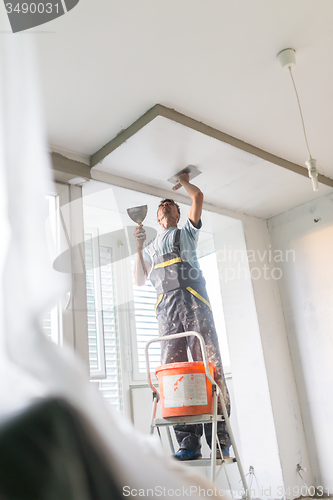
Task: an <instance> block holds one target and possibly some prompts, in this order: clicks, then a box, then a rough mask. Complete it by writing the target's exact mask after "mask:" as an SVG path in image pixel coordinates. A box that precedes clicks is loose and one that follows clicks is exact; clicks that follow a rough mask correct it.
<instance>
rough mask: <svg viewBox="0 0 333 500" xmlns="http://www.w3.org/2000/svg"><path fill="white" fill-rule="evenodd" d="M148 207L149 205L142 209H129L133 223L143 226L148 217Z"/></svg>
mask: <svg viewBox="0 0 333 500" xmlns="http://www.w3.org/2000/svg"><path fill="white" fill-rule="evenodd" d="M147 211H148V207H147V205H141V207H132V208H128V209H127V213H128V215H129V216H130V218H131V219H132V221H133V222H136V223H137V224H139V225H140V224H142V223H143V221H144V220H145V218H146V216H147Z"/></svg>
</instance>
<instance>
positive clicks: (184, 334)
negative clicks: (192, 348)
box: [145, 331, 218, 400]
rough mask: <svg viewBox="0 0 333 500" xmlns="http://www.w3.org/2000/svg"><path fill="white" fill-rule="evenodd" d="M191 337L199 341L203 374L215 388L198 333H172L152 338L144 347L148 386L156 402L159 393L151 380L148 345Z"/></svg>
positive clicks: (204, 349) (201, 339) (203, 346)
mask: <svg viewBox="0 0 333 500" xmlns="http://www.w3.org/2000/svg"><path fill="white" fill-rule="evenodd" d="M191 335H194V336H195V337H197V338H198V339H199V342H200V348H201V352H202V359H203V363H204V366H205V372H206V377H207V379H208V380H209V382H210V383H211V384H212V385H213V386H214V385H216V386H217V384H216V382H215V380H214V379H213V377H212V376H211V374H210V371H209V365H208V358H207V353H206V348H205V343H204V340H203V338H202V336H201V334H200V333H198V332H192V331H191V332H181V333H174V334H173V335H166V336H164V337H156V338H153V339H151V340H149V341H148V342H147V344H146V347H145V356H146V366H147V376H148V384H149V385H150V387H151V389H152V391H153V392H154V393H156V395H157V400H159V399H160V393H159V392H158V390H157V389H156V387H155V386H154V384H153V382H152V380H151V375H150V364H149V353H148V349H149V347H150V345H151V344H153V343H154V342H164V341H166V340H173V339H179V338H181V337H190V336H191ZM217 387H218V386H217Z"/></svg>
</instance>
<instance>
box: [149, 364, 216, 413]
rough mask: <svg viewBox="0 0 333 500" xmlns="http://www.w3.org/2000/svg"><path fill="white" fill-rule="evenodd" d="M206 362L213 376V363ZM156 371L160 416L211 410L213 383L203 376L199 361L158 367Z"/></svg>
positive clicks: (203, 371)
mask: <svg viewBox="0 0 333 500" xmlns="http://www.w3.org/2000/svg"><path fill="white" fill-rule="evenodd" d="M208 364H209V372H210V374H211V376H212V377H213V378H214V374H215V365H214V364H213V363H208ZM155 373H156V375H157V378H158V383H159V392H160V397H161V412H162V417H163V418H166V417H181V416H183V415H205V414H212V413H213V390H212V384H211V383H210V382H209V380H208V379H207V377H206V374H205V365H204V363H203V362H202V361H193V362H189V363H171V364H168V365H162V366H158V367H157V368H156V371H155Z"/></svg>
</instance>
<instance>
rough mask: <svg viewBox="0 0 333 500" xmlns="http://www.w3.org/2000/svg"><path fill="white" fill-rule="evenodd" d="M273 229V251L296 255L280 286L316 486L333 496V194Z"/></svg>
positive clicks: (275, 221)
mask: <svg viewBox="0 0 333 500" xmlns="http://www.w3.org/2000/svg"><path fill="white" fill-rule="evenodd" d="M269 230H270V233H271V238H272V244H273V246H274V248H276V249H280V250H281V251H282V254H283V255H286V252H287V251H294V258H292V254H291V253H289V256H290V258H289V259H288V260H286V259H285V260H284V261H283V262H281V263H280V267H281V270H282V271H283V275H282V277H281V279H280V280H279V287H280V293H281V299H282V305H283V311H284V318H285V324H286V329H287V335H288V342H289V346H290V353H291V359H292V363H293V369H294V374H295V379H296V384H297V390H298V395H299V402H300V407H301V412H302V417H303V424H304V429H305V435H306V440H307V443H308V449H309V458H310V463H311V466H312V471H313V474H314V484H315V486H317V487H320V486H321V487H323V488H324V493H327V492H329V493H331V494H332V492H333V473H332V471H333V446H332V422H333V397H332V392H333V389H332V388H333V369H332V365H333V334H332V325H333V307H332V299H333V259H332V257H333V195H328V196H324V197H322V198H319V199H317V200H314V201H312V202H309V203H306V204H304V205H301V206H300V207H297V208H295V209H293V210H290V211H288V212H286V213H284V214H282V215H279V216H277V217H274V218H272V219H271V220H270V221H269ZM302 465H303V466H305V467H306V466H307V465H308V464H307V463H306V462H303V463H302ZM306 479H307V476H306Z"/></svg>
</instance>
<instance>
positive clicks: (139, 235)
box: [134, 224, 147, 250]
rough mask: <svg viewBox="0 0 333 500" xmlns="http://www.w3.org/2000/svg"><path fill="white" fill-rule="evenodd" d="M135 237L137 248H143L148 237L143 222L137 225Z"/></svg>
mask: <svg viewBox="0 0 333 500" xmlns="http://www.w3.org/2000/svg"><path fill="white" fill-rule="evenodd" d="M134 238H135V242H136V248H137V250H142V249H143V244H144V242H145V240H146V238H147V236H146V231H145V230H144V229H143V226H142V224H140V225H138V226H136V228H135V231H134Z"/></svg>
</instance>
